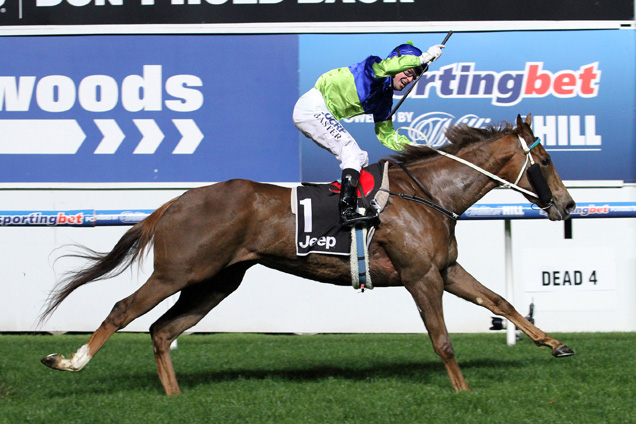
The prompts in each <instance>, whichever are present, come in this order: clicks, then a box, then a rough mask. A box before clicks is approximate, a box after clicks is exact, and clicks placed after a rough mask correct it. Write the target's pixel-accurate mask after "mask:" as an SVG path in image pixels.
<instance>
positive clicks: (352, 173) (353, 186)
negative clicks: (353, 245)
mask: <svg viewBox="0 0 636 424" xmlns="http://www.w3.org/2000/svg"><path fill="white" fill-rule="evenodd" d="M359 180H360V173H359V172H358V171H356V170H354V169H350V168H348V169H345V170H343V171H342V183H341V185H340V223H341V224H342V225H344V226H346V227H353V226H355V225H357V224H364V225H366V226H367V227H371V226H373V225H377V224H378V223H379V222H380V218H379V217H378V216H377V214H376V213H375V211H374V210H372V208H369V210H368V211H367V213H368V214H367V215H366V216H365V215H360V214H359V213H358V212H357V211H356V209H357V206H358V181H359Z"/></svg>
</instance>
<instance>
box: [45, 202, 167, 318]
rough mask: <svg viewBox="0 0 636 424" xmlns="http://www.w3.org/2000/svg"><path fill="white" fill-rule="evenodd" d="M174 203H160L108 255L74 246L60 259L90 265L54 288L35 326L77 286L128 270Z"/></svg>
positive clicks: (143, 250) (75, 272)
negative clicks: (74, 259)
mask: <svg viewBox="0 0 636 424" xmlns="http://www.w3.org/2000/svg"><path fill="white" fill-rule="evenodd" d="M175 200H177V198H175V199H172V200H171V201H169V202H168V203H166V204H164V205H163V206H161V207H160V208H159V209H157V210H156V211H154V212H153V213H151V214H150V215H149V216H148V217H147V218H145V219H144V220H143V221H141V222H139V223H138V224H136V225H134V226H133V227H132V228H131V229H130V230H128V231H126V233H125V234H124V235H123V236H122V238H121V239H119V241H118V242H117V244H116V245H115V247H114V248H113V250H111V251H110V252H108V253H100V252H96V251H94V250H92V249H89V248H88V247H85V246H79V245H77V246H76V247H77V248H79V249H80V252H79V253H73V254H69V255H64V256H63V257H73V258H81V259H85V260H86V261H88V262H90V263H92V265H90V266H88V267H86V268H83V269H78V270H75V271H71V272H69V273H68V274H67V275H66V277H65V278H64V279H63V280H62V281H60V282H59V283H58V284H57V285H56V287H55V288H54V289H53V291H52V292H51V293H50V295H49V298H48V299H47V301H46V308H45V310H44V312H42V314H41V315H40V317H39V319H38V324H41V323H43V322H44V321H46V320H47V319H48V317H49V316H50V315H51V314H52V313H53V312H54V311H55V310H56V309H57V308H58V306H60V304H61V303H62V301H64V299H66V298H67V297H68V296H69V295H70V294H71V293H72V292H73V291H75V289H77V288H78V287H80V286H83V285H84V284H87V283H90V282H93V281H98V280H104V279H107V278H112V277H116V276H118V275H119V274H121V273H122V272H124V271H125V270H126V269H127V268H128V267H130V266H131V265H132V263H133V262H135V260H138V259H140V258H141V257H142V256H143V255H144V253H145V251H146V249H148V247H149V246H151V244H152V241H153V239H154V236H155V230H156V227H157V223H158V222H159V220H160V219H161V217H162V216H163V214H164V212H165V211H166V210H167V209H168V207H169V206H170V205H171V204H172V203H173V202H174V201H175Z"/></svg>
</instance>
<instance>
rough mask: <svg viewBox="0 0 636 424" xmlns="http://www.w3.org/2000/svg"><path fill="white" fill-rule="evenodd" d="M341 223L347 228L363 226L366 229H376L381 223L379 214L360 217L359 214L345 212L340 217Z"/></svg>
mask: <svg viewBox="0 0 636 424" xmlns="http://www.w3.org/2000/svg"><path fill="white" fill-rule="evenodd" d="M340 223H341V224H342V225H343V226H345V227H354V226H356V225H359V224H363V225H364V226H365V227H375V226H376V225H378V224H379V223H380V217H379V216H378V215H377V214H372V215H360V214H359V213H358V212H353V213H347V211H345V212H343V214H342V215H340Z"/></svg>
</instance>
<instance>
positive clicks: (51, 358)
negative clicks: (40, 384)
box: [40, 353, 62, 370]
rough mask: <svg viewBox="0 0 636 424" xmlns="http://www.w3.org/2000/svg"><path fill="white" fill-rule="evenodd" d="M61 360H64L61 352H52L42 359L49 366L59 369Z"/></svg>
mask: <svg viewBox="0 0 636 424" xmlns="http://www.w3.org/2000/svg"><path fill="white" fill-rule="evenodd" d="M61 360H62V355H60V354H59V353H51V354H50V355H47V356H45V357H44V358H42V359H40V362H42V363H43V364H44V365H46V366H47V367H49V368H53V369H54V370H57V369H59V368H58V367H57V365H58V364H59V363H60V361H61Z"/></svg>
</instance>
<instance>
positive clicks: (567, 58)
mask: <svg viewBox="0 0 636 424" xmlns="http://www.w3.org/2000/svg"><path fill="white" fill-rule="evenodd" d="M635 35H636V34H635V31H634V30H633V29H621V30H608V31H564V32H563V31H543V32H538V31H531V32H505V33H503V32H496V33H470V34H468V33H457V34H455V35H454V36H453V37H452V38H451V39H450V40H449V42H448V44H447V47H446V49H445V50H444V53H443V55H442V57H441V58H440V59H439V61H437V62H434V63H433V64H431V66H430V70H429V71H428V72H427V73H426V74H424V75H423V76H422V78H421V79H420V81H419V82H418V84H417V86H416V87H415V88H414V89H413V90H412V91H411V93H410V95H409V97H408V99H407V100H405V101H404V103H403V104H402V106H401V107H400V109H399V110H398V112H397V113H396V114H395V116H394V117H393V121H394V126H395V127H396V128H401V129H400V133H401V134H405V135H407V136H408V137H410V138H411V139H412V140H414V141H418V142H420V143H424V142H425V141H424V139H426V140H428V142H429V143H430V144H432V145H433V146H435V147H439V146H441V145H443V144H445V143H446V142H447V140H446V139H445V137H444V130H445V128H447V127H448V126H449V125H452V124H458V123H466V124H468V125H471V126H477V127H483V126H485V125H488V124H495V123H500V122H502V121H508V122H514V120H515V117H516V116H517V114H521V115H522V116H525V115H526V114H528V113H531V114H532V117H533V119H532V121H533V130H534V133H535V135H536V136H538V137H540V138H541V140H542V144H543V145H544V147H545V148H546V149H547V150H548V152H549V153H550V154H551V156H552V158H553V160H554V162H555V163H556V165H557V168H558V170H559V174H560V176H561V177H562V178H563V179H564V180H622V181H625V182H631V183H633V182H636V163H634V157H636V144H635V143H634V142H633V140H634V139H635V138H636V130H635V122H636V118H635V116H634V110H635V108H636V106H635V100H634V94H633V93H634V91H635V81H634V79H633V75H634V71H635V69H634V61H633V59H632V58H633V57H634V55H635V44H634V37H635ZM442 38H443V34H406V35H405V34H399V35H382V36H378V35H355V36H332V35H303V36H301V37H300V65H301V70H302V71H303V72H302V74H301V91H302V90H304V89H309V88H310V87H311V86H312V85H313V83H314V82H315V80H316V79H317V77H318V76H319V75H320V74H321V73H322V72H325V71H326V70H328V69H331V68H335V67H340V66H346V65H348V64H351V63H355V62H356V61H360V60H362V59H364V57H365V56H366V55H367V54H374V55H378V56H381V57H384V56H386V55H387V54H388V52H390V51H391V49H393V48H394V47H395V45H398V44H401V43H403V42H405V41H406V40H412V41H413V42H414V43H415V45H417V46H420V47H422V48H424V49H425V48H427V47H428V46H430V45H433V44H437V43H439V42H440V41H441V39H442ZM348 45H351V46H352V48H350V49H349V48H346V46H348ZM353 46H355V48H353ZM320 52H323V54H321V53H320ZM399 99H400V97H399V95H396V97H395V99H394V104H397V102H398V101H399ZM342 123H343V125H344V126H345V127H346V128H347V129H348V130H349V131H350V132H351V133H352V135H353V136H354V138H355V139H356V140H357V141H358V142H359V144H360V145H361V147H362V148H363V149H364V150H367V151H368V152H369V154H370V159H371V162H374V161H377V160H379V159H381V158H383V157H387V156H389V155H391V154H393V153H394V152H393V151H391V150H389V149H387V148H385V147H384V146H382V145H381V144H380V143H379V141H377V139H376V138H375V136H374V132H373V119H372V117H371V116H366V115H365V116H359V117H354V118H351V119H345V120H343V121H342ZM301 150H302V155H301V157H302V159H303V161H302V165H303V168H302V175H303V179H305V180H308V181H323V180H330V179H334V176H335V175H337V171H338V170H337V167H335V166H334V162H335V159H334V158H333V157H330V155H329V154H328V153H324V152H319V151H317V150H318V149H315V147H314V146H312V145H311V144H309V143H307V142H306V141H301ZM336 165H337V163H336Z"/></svg>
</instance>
